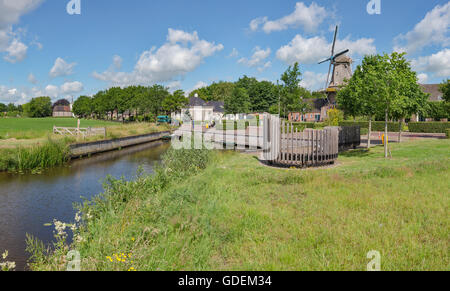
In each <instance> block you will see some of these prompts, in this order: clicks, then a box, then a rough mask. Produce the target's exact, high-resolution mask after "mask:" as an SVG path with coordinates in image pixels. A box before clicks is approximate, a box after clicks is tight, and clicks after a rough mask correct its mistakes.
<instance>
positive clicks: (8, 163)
mask: <svg viewBox="0 0 450 291" xmlns="http://www.w3.org/2000/svg"><path fill="white" fill-rule="evenodd" d="M68 159H69V150H68V147H67V142H66V141H65V140H62V141H55V140H51V139H48V141H47V142H45V143H44V144H42V145H38V146H34V147H32V148H22V147H19V148H16V149H13V150H2V154H1V155H0V171H13V172H25V171H40V170H43V169H47V168H50V167H54V166H58V165H62V164H64V163H65V162H67V161H68Z"/></svg>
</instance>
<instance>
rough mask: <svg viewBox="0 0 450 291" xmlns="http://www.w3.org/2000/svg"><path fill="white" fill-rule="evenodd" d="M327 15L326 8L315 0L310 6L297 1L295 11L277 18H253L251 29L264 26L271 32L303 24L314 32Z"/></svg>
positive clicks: (266, 31)
mask: <svg viewBox="0 0 450 291" xmlns="http://www.w3.org/2000/svg"><path fill="white" fill-rule="evenodd" d="M327 15H328V13H327V11H326V9H325V8H324V7H321V6H319V5H317V4H316V3H315V2H312V3H311V5H310V6H309V7H308V6H306V5H305V4H304V3H303V2H297V3H296V4H295V11H294V12H293V13H291V14H289V15H287V16H284V17H282V18H280V19H277V20H268V18H267V17H259V18H256V19H253V20H252V21H251V22H250V29H251V30H252V31H255V30H258V29H259V27H260V26H262V29H263V30H264V32H265V33H271V32H273V31H281V30H286V29H289V28H291V27H292V28H297V27H300V26H301V27H303V29H304V30H305V31H307V32H314V31H316V30H317V28H318V27H319V25H320V24H321V23H322V22H323V21H324V20H325V18H326V17H327Z"/></svg>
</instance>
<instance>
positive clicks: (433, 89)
mask: <svg viewBox="0 0 450 291" xmlns="http://www.w3.org/2000/svg"><path fill="white" fill-rule="evenodd" d="M419 85H420V87H421V88H422V91H423V92H424V93H427V94H430V99H429V100H430V101H431V102H441V101H442V100H443V99H442V97H443V94H442V92H441V91H440V89H439V87H440V84H419ZM411 120H412V121H415V122H419V121H434V120H433V119H426V118H423V117H420V116H419V115H413V116H412V117H411Z"/></svg>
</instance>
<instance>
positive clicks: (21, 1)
mask: <svg viewBox="0 0 450 291" xmlns="http://www.w3.org/2000/svg"><path fill="white" fill-rule="evenodd" d="M42 2H43V0H2V1H0V28H1V26H2V25H3V26H7V25H9V24H13V23H17V22H18V21H19V19H20V17H21V16H22V15H24V14H26V13H28V12H30V11H32V10H34V9H35V8H36V7H37V6H39V5H40V4H41V3H42Z"/></svg>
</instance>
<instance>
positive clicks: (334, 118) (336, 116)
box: [325, 109, 344, 126]
mask: <svg viewBox="0 0 450 291" xmlns="http://www.w3.org/2000/svg"><path fill="white" fill-rule="evenodd" d="M327 115H328V118H327V119H326V120H325V124H326V125H327V126H339V124H340V123H341V122H342V121H343V120H344V112H342V111H340V110H338V109H330V110H328V114H327Z"/></svg>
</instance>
